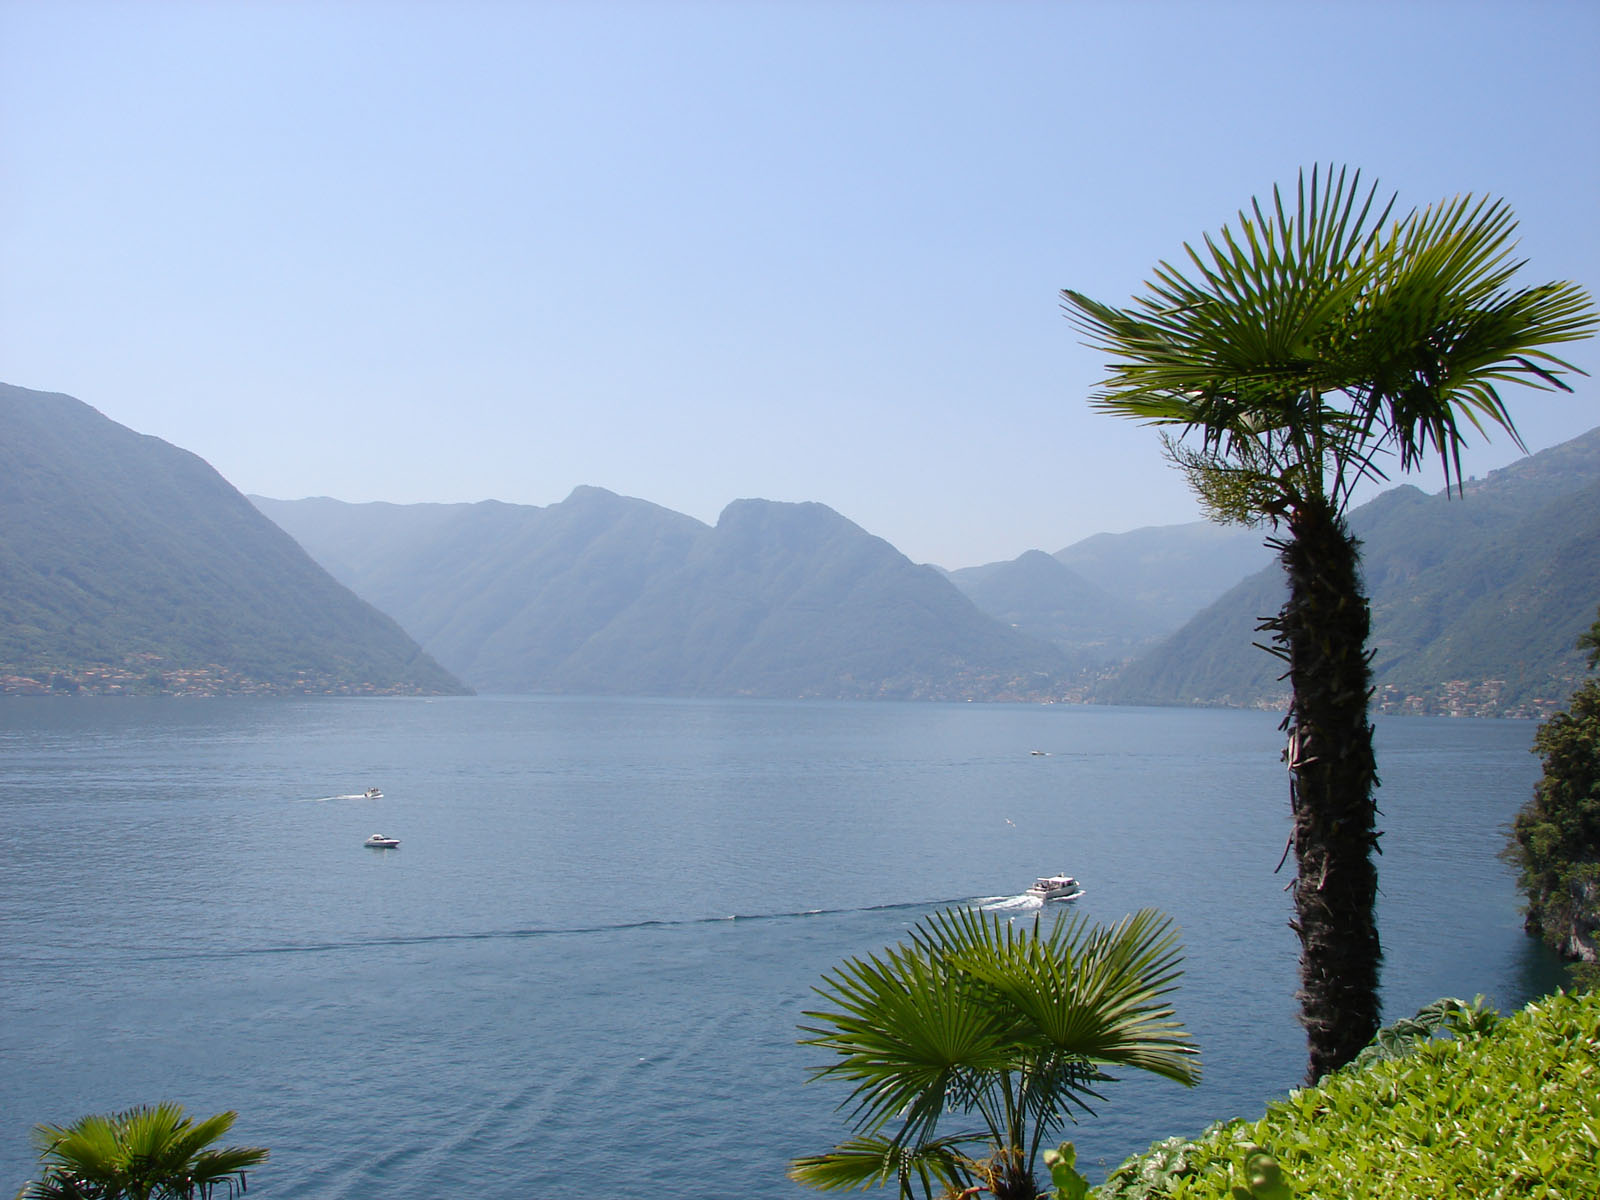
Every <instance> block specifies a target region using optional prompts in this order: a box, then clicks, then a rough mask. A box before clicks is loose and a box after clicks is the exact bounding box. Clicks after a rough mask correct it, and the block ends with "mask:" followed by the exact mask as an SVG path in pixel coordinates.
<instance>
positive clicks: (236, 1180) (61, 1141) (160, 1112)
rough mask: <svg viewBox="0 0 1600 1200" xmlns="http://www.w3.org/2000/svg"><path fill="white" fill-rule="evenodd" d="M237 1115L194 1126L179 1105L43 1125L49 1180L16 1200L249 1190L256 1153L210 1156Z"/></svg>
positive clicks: (261, 1153)
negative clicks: (248, 1170)
mask: <svg viewBox="0 0 1600 1200" xmlns="http://www.w3.org/2000/svg"><path fill="white" fill-rule="evenodd" d="M237 1116H238V1114H237V1113H235V1112H221V1113H218V1114H217V1115H216V1116H214V1117H209V1118H207V1119H206V1120H204V1121H201V1122H199V1123H198V1124H195V1123H194V1122H192V1121H190V1120H189V1119H188V1118H187V1117H185V1116H184V1115H183V1106H182V1105H180V1104H157V1105H155V1106H153V1107H149V1106H146V1107H140V1108H132V1109H129V1110H128V1111H127V1112H120V1113H114V1114H112V1115H110V1116H87V1117H81V1118H79V1119H78V1120H77V1121H74V1122H73V1123H72V1124H71V1125H68V1126H66V1127H65V1128H62V1127H60V1126H57V1125H36V1126H34V1130H33V1138H34V1142H35V1143H36V1144H37V1145H38V1147H39V1151H40V1154H39V1158H40V1161H41V1162H43V1163H44V1164H45V1171H44V1175H43V1177H42V1178H41V1179H40V1180H39V1181H37V1182H35V1183H30V1184H28V1185H26V1186H25V1187H24V1188H23V1189H22V1191H20V1192H19V1193H17V1200H180V1198H181V1200H210V1198H211V1196H212V1195H213V1194H214V1193H215V1192H216V1190H217V1189H218V1188H219V1187H225V1188H227V1190H228V1194H229V1195H230V1196H231V1195H233V1194H234V1192H235V1189H237V1190H238V1191H239V1192H243V1191H244V1190H245V1169H246V1168H247V1167H254V1166H257V1165H259V1164H260V1163H263V1162H265V1161H266V1159H267V1153H268V1152H267V1151H266V1150H264V1149H261V1148H260V1147H257V1146H225V1147H223V1148H222V1149H220V1150H208V1149H206V1147H207V1146H209V1145H210V1144H211V1143H212V1142H214V1141H216V1140H217V1139H218V1138H220V1137H221V1136H222V1135H223V1134H225V1133H227V1132H228V1130H229V1129H230V1128H231V1127H232V1125H233V1122H234V1119H235V1118H236V1117H237Z"/></svg>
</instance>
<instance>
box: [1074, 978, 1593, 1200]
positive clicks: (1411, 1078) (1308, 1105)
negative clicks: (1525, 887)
mask: <svg viewBox="0 0 1600 1200" xmlns="http://www.w3.org/2000/svg"><path fill="white" fill-rule="evenodd" d="M1430 1014H1431V1016H1430ZM1448 1014H1453V1015H1448ZM1434 1018H1437V1019H1436V1020H1435V1019H1434ZM1430 1021H1431V1022H1432V1023H1433V1029H1432V1030H1430V1029H1427V1028H1426V1026H1427V1025H1428V1024H1429V1023H1430ZM1419 1023H1420V1024H1419ZM1408 1025H1409V1026H1411V1029H1410V1030H1409V1033H1410V1035H1411V1036H1413V1037H1415V1038H1416V1040H1415V1041H1414V1042H1413V1044H1412V1046H1411V1048H1410V1050H1409V1052H1406V1053H1401V1054H1400V1055H1399V1056H1398V1057H1395V1056H1392V1055H1393V1054H1394V1053H1396V1052H1397V1051H1401V1050H1402V1049H1403V1048H1404V1047H1403V1043H1404V1041H1405V1039H1406V1032H1407V1031H1406V1030H1405V1027H1406V1026H1408ZM1396 1029H1400V1030H1401V1033H1400V1034H1398V1035H1395V1034H1394V1031H1395V1030H1396ZM1435 1030H1437V1031H1443V1032H1446V1033H1448V1034H1450V1035H1451V1036H1449V1037H1446V1038H1436V1037H1432V1036H1431V1034H1432V1032H1434V1031H1435ZM1385 1033H1389V1034H1391V1035H1392V1036H1391V1037H1390V1038H1389V1039H1388V1041H1387V1044H1386V1046H1385V1053H1387V1054H1390V1055H1391V1056H1390V1057H1383V1056H1381V1055H1373V1056H1371V1057H1369V1058H1364V1059H1363V1060H1362V1061H1360V1062H1358V1063H1356V1064H1352V1065H1351V1066H1350V1067H1348V1068H1346V1069H1345V1070H1342V1071H1338V1072H1335V1073H1334V1074H1332V1075H1329V1076H1327V1077H1325V1078H1324V1079H1323V1080H1322V1082H1321V1084H1320V1085H1319V1086H1317V1087H1314V1088H1305V1089H1303V1090H1300V1091H1296V1092H1291V1093H1290V1094H1289V1096H1288V1097H1287V1098H1286V1099H1284V1100H1281V1101H1278V1102H1276V1103H1274V1104H1271V1105H1269V1106H1268V1108H1267V1112H1266V1115H1265V1116H1264V1117H1262V1118H1261V1119H1260V1120H1259V1121H1249V1122H1247V1121H1229V1122H1227V1123H1225V1124H1220V1125H1214V1126H1212V1127H1211V1128H1210V1129H1208V1130H1206V1131H1205V1132H1204V1133H1203V1134H1202V1135H1201V1136H1200V1137H1199V1138H1198V1139H1196V1140H1195V1141H1192V1142H1186V1141H1183V1140H1182V1139H1177V1138H1174V1139H1171V1140H1169V1141H1166V1142H1161V1143H1158V1144H1156V1145H1155V1146H1152V1147H1151V1148H1150V1150H1148V1151H1146V1152H1145V1153H1144V1154H1142V1155H1138V1156H1136V1157H1134V1158H1131V1159H1129V1160H1128V1161H1127V1162H1125V1163H1124V1164H1123V1165H1122V1166H1120V1167H1118V1168H1117V1170H1116V1171H1114V1172H1112V1174H1111V1176H1110V1178H1108V1179H1107V1180H1106V1182H1105V1184H1104V1185H1103V1186H1102V1187H1101V1188H1100V1189H1099V1190H1098V1191H1097V1192H1096V1196H1097V1197H1099V1200H1237V1198H1238V1197H1240V1196H1245V1197H1249V1196H1255V1195H1260V1194H1262V1193H1261V1190H1260V1189H1261V1186H1262V1182H1263V1177H1262V1176H1261V1174H1260V1168H1261V1165H1262V1156H1263V1154H1265V1155H1269V1156H1270V1157H1271V1159H1272V1160H1275V1164H1276V1166H1278V1167H1279V1168H1281V1171H1282V1182H1283V1183H1284V1184H1286V1185H1287V1186H1288V1188H1289V1189H1290V1190H1289V1191H1287V1192H1282V1193H1279V1194H1281V1195H1293V1196H1297V1197H1304V1198H1307V1200H1380V1198H1381V1200H1457V1198H1458V1197H1462V1196H1471V1197H1474V1200H1511V1198H1516V1200H1572V1198H1574V1197H1579V1196H1585V1197H1587V1196H1600V993H1595V992H1588V993H1585V994H1582V995H1575V996H1573V995H1565V994H1562V993H1559V992H1558V993H1557V994H1556V995H1554V996H1550V997H1547V998H1545V999H1544V1000H1540V1001H1537V1002H1535V1003H1533V1004H1530V1005H1528V1007H1527V1008H1525V1009H1524V1010H1523V1011H1522V1012H1520V1013H1518V1014H1517V1015H1515V1016H1514V1017H1511V1018H1508V1019H1503V1020H1499V1021H1495V1020H1494V1019H1493V1018H1492V1016H1490V1015H1489V1014H1488V1013H1487V1012H1486V1011H1485V1010H1484V1009H1483V1008H1482V1007H1481V1006H1478V1007H1473V1006H1466V1005H1461V1004H1460V1002H1459V1001H1453V1002H1445V1001H1441V1002H1439V1004H1436V1005H1430V1006H1429V1007H1428V1008H1427V1009H1424V1010H1423V1012H1422V1013H1419V1014H1418V1018H1417V1019H1416V1021H1413V1022H1401V1023H1399V1025H1398V1026H1391V1027H1390V1029H1389V1030H1386V1031H1385ZM1379 1040H1380V1041H1383V1035H1382V1034H1380V1039H1379ZM1267 1182H1268V1183H1270V1182H1271V1181H1267Z"/></svg>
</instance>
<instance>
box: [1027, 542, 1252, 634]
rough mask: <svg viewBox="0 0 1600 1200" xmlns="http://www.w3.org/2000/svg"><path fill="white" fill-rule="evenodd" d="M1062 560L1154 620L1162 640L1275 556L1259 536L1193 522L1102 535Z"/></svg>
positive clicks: (1068, 552)
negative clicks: (1162, 637)
mask: <svg viewBox="0 0 1600 1200" xmlns="http://www.w3.org/2000/svg"><path fill="white" fill-rule="evenodd" d="M1055 558H1056V560H1057V561H1058V562H1060V563H1061V564H1062V565H1063V566H1066V567H1070V568H1071V569H1072V570H1073V571H1075V572H1076V573H1077V574H1078V575H1080V576H1082V577H1083V578H1085V579H1088V580H1090V581H1092V582H1093V583H1094V584H1095V585H1096V586H1098V587H1100V588H1103V589H1104V590H1105V591H1107V592H1109V593H1111V594H1112V595H1114V596H1120V597H1125V598H1126V599H1127V601H1129V602H1130V603H1132V604H1133V605H1135V606H1137V608H1138V610H1139V611H1141V612H1145V613H1149V614H1150V617H1151V618H1152V621H1153V626H1152V628H1151V629H1150V631H1149V632H1150V633H1151V634H1152V635H1160V634H1164V633H1168V632H1170V631H1171V630H1174V629H1177V628H1178V626H1180V625H1182V624H1183V623H1184V622H1185V621H1187V620H1188V619H1189V618H1190V617H1192V616H1194V615H1195V614H1196V613H1197V612H1199V611H1200V610H1201V609H1202V608H1204V607H1205V606H1206V605H1208V604H1210V603H1211V602H1212V601H1213V600H1215V599H1216V598H1217V597H1218V596H1221V595H1222V594H1223V593H1224V592H1226V591H1227V590H1228V589H1229V588H1231V587H1232V586H1233V585H1234V584H1236V583H1238V582H1239V581H1240V580H1241V579H1243V578H1244V577H1245V576H1246V575H1249V574H1252V573H1254V572H1256V571H1259V570H1260V569H1261V568H1262V567H1264V566H1266V565H1267V564H1268V563H1269V562H1270V561H1271V560H1272V554H1271V552H1270V551H1269V550H1267V549H1266V548H1265V547H1264V546H1263V545H1262V544H1261V535H1260V534H1259V533H1257V532H1256V531H1254V530H1250V529H1239V528H1235V527H1230V526H1224V525H1214V524H1212V523H1210V522H1209V521H1191V522H1189V523H1187V524H1183V525H1155V526H1150V527H1147V528H1144V529H1135V530H1132V531H1130V532H1128V533H1097V534H1095V535H1094V536H1093V537H1087V538H1084V539H1083V540H1082V541H1081V542H1074V543H1073V544H1072V545H1070V546H1068V547H1067V548H1066V549H1065V550H1058V551H1057V552H1056V554H1055Z"/></svg>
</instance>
